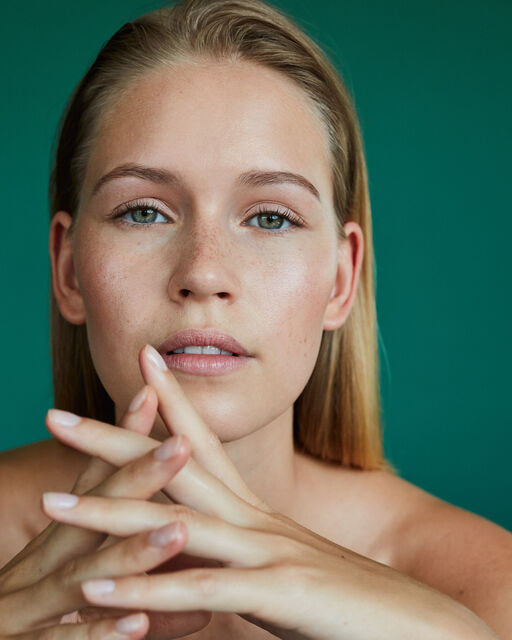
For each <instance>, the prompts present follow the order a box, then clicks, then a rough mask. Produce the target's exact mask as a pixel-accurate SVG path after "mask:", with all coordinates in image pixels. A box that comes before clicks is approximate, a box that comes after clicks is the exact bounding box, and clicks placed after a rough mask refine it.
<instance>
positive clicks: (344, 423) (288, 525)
mask: <svg viewBox="0 0 512 640" xmlns="http://www.w3.org/2000/svg"><path fill="white" fill-rule="evenodd" d="M50 188H51V225H50V242H49V248H50V257H51V265H52V288H53V294H54V298H53V300H52V346H53V364H54V389H55V406H56V407H57V408H58V409H52V410H50V411H49V413H48V416H47V426H48V428H49V430H50V431H51V433H52V434H53V435H54V436H55V439H54V440H51V441H47V442H44V443H39V444H35V445H33V446H31V447H28V448H24V449H23V450H18V451H13V452H10V453H9V454H7V455H5V456H4V457H3V459H2V462H1V466H0V480H1V487H2V489H1V491H2V522H3V523H4V524H3V530H2V551H1V553H2V557H3V563H2V564H5V566H4V569H3V570H2V573H1V575H0V638H2V639H6V638H13V637H16V638H21V639H23V640H28V639H34V638H47V639H49V638H51V639H53V638H56V639H59V638H71V639H74V638H102V639H107V638H108V639H111V638H112V639H114V638H116V639H117V638H131V639H136V638H142V637H148V638H177V637H190V638H204V639H206V638H226V639H229V638H233V639H234V638H236V639H240V638H251V639H252V638H254V639H258V638H270V637H279V638H286V639H299V638H315V639H326V638H337V639H338V638H339V639H342V638H347V639H348V638H350V640H359V639H361V640H363V639H367V638H377V637H378V638H379V639H381V640H385V639H387V638H390V639H391V638H393V639H394V640H396V639H397V638H408V639H409V638H414V639H418V640H421V639H423V638H425V639H427V638H428V639H431V638H446V639H450V640H451V639H454V640H455V639H461V640H462V639H464V640H469V639H475V640H477V639H478V640H480V639H481V640H485V639H490V638H496V637H497V635H496V634H499V636H500V637H502V638H506V637H509V636H510V634H512V619H511V616H510V606H509V605H510V597H511V595H512V581H511V576H510V569H511V550H512V542H511V538H512V537H511V536H510V534H508V533H507V532H506V531H505V530H503V529H501V528H500V527H498V526H497V525H494V524H492V523H491V522H489V521H487V520H485V519H483V518H480V517H478V516H476V515H473V514H470V513H468V512H466V511H463V510H461V509H457V508H455V507H453V506H451V505H448V504H446V503H444V502H442V501H440V500H438V499H436V498H435V497H433V496H430V495H428V494H427V493H425V492H423V491H422V490H420V489H418V488H416V487H414V486H412V485H410V484H408V483H407V482H405V481H403V480H401V479H400V478H398V477H397V476H396V475H395V474H394V473H393V471H392V469H391V467H390V465H388V464H387V462H386V461H385V459H384V458H383V453H382V446H381V439H380V424H379V419H380V417H379V389H378V367H377V348H376V321H375V301H374V288H373V262H372V236H371V218H370V206H369V200H368V187H367V179H366V170H365V162H364V156H363V152H362V146H361V142H360V136H359V130H358V125H357V119H356V116H355V113H354V110H353V107H352V106H351V102H350V99H349V96H348V94H347V92H346V90H345V88H344V87H343V85H342V83H341V80H340V79H339V77H338V76H337V75H336V73H335V71H334V70H333V68H332V67H331V66H330V64H329V63H328V62H327V60H326V59H325V57H324V55H323V54H322V53H321V51H320V50H319V49H318V47H317V46H316V45H314V44H313V43H312V42H311V41H310V40H309V39H308V38H307V37H306V36H305V35H304V33H302V32H301V31H300V30H299V29H298V28H297V27H296V26H295V25H294V24H292V23H291V22H290V21H289V20H288V19H287V18H285V17H284V16H282V15H281V14H280V13H278V12H277V11H276V10H275V9H273V8H271V7H269V6H267V5H265V4H263V3H262V2H260V1H259V0H188V1H186V2H183V3H181V4H179V5H177V6H175V7H172V8H168V9H163V10H161V11H158V12H153V13H150V14H148V15H146V16H143V17H141V18H140V19H138V20H136V21H135V22H133V23H130V24H128V25H125V26H124V27H123V28H122V29H120V31H118V32H117V33H116V34H115V35H114V36H113V38H112V39H111V40H110V41H109V42H108V43H107V44H106V45H105V47H104V48H103V49H102V51H101V52H100V54H99V56H98V58H97V59H96V61H95V63H94V64H93V65H92V67H91V68H90V70H89V71H88V72H87V74H86V76H85V77H84V79H83V80H82V82H81V83H80V85H79V86H78V87H77V89H76V91H75V93H74V95H73V97H72V99H71V101H70V104H69V106H68V108H67V111H66V114H65V118H64V120H63V124H62V128H61V133H60V139H59V144H58V148H57V153H56V160H55V169H54V171H53V173H52V177H51V181H50ZM43 491H45V494H44V499H43V510H44V513H42V512H41V511H40V510H39V505H40V501H41V493H42V492H43Z"/></svg>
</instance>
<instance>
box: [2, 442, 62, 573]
mask: <svg viewBox="0 0 512 640" xmlns="http://www.w3.org/2000/svg"><path fill="white" fill-rule="evenodd" d="M67 474H69V461H68V458H67V454H66V452H65V451H64V447H62V445H60V443H57V442H56V441H55V440H44V441H42V442H36V443H33V444H30V445H26V446H23V447H19V448H17V449H11V450H9V451H3V452H0V522H1V523H2V526H1V528H0V566H3V565H4V564H5V563H6V562H7V561H8V560H9V559H10V558H12V557H13V556H14V555H16V553H18V551H20V550H21V549H22V548H23V547H24V546H25V545H26V544H27V543H28V542H29V541H30V540H31V539H32V538H34V537H35V536H36V535H37V534H38V533H39V532H40V531H41V530H42V529H43V528H44V527H45V526H46V525H47V523H48V518H47V517H46V516H45V515H44V513H43V512H42V511H41V507H40V504H41V494H42V493H43V492H44V491H59V490H60V491H67V490H69V489H70V486H68V485H69V480H68V479H67Z"/></svg>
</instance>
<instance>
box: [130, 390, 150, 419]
mask: <svg viewBox="0 0 512 640" xmlns="http://www.w3.org/2000/svg"><path fill="white" fill-rule="evenodd" d="M147 392H148V388H147V387H144V388H143V389H141V390H140V391H139V393H138V394H137V395H136V396H135V398H134V399H133V400H132V401H131V403H130V406H129V407H128V411H130V412H131V413H134V412H135V411H137V409H140V407H141V405H142V403H143V402H144V400H145V399H146V395H147Z"/></svg>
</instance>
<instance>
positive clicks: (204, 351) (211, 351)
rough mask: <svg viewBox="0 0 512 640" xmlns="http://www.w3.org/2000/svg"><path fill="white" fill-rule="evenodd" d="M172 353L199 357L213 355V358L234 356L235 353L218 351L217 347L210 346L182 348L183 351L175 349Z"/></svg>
mask: <svg viewBox="0 0 512 640" xmlns="http://www.w3.org/2000/svg"><path fill="white" fill-rule="evenodd" d="M171 353H195V354H198V355H212V356H218V355H223V356H234V355H235V354H234V353H231V351H224V349H218V348H217V347H212V346H210V345H205V346H204V347H203V346H200V347H195V346H194V347H192V346H190V347H182V348H181V349H174V351H171Z"/></svg>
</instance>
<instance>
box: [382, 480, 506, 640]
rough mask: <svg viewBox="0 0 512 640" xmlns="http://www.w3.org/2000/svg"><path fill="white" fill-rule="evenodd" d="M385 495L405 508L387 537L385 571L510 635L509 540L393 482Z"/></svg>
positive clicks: (493, 527) (483, 522) (495, 528)
mask: <svg viewBox="0 0 512 640" xmlns="http://www.w3.org/2000/svg"><path fill="white" fill-rule="evenodd" d="M386 483H387V484H388V485H389V487H388V490H389V492H390V494H389V495H391V496H392V495H395V496H397V498H399V499H400V497H403V499H400V502H401V504H402V505H403V506H404V507H405V508H404V509H403V511H402V513H401V514H400V515H397V516H396V517H395V519H394V522H392V523H391V526H390V528H389V531H388V536H389V538H388V545H387V548H388V550H389V553H390V561H389V563H388V564H389V565H390V566H392V567H393V568H395V569H397V570H398V571H400V572H401V573H404V574H406V575H408V576H410V577H411V578H414V579H416V580H418V581H420V582H422V583H424V584H427V585H429V586H430V587H432V588H434V589H437V590H438V591H441V592H442V593H445V594H446V595H448V596H450V597H451V598H453V599H454V600H457V601H458V602H460V603H461V604H463V605H464V606H466V607H467V608H468V609H471V611H473V612H474V613H476V614H477V615H478V616H479V617H480V618H482V619H483V620H484V621H485V622H487V624H489V626H490V627H491V628H492V629H493V630H494V631H496V632H497V633H498V634H499V637H504V638H505V637H509V634H510V633H511V631H512V610H511V608H510V602H511V601H512V534H511V533H510V532H508V531H507V530H506V529H504V528H503V527H500V526H499V525H497V524H495V523H494V522H491V521H490V520H488V519H486V518H483V517H482V516H479V515H477V514H475V513H471V512H470V511H467V510H465V509H462V508H460V507H456V506H455V505H452V504H449V503H448V502H445V501H444V500H441V499H439V498H437V497H435V496H433V495H431V494H429V493H428V492H426V491H423V490H422V489H420V488H419V487H416V486H414V485H412V484H411V483H409V482H407V481H406V480H404V479H402V478H399V477H398V476H391V475H390V477H386Z"/></svg>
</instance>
